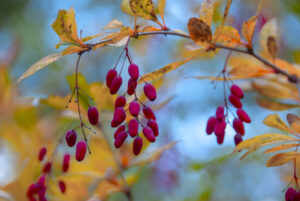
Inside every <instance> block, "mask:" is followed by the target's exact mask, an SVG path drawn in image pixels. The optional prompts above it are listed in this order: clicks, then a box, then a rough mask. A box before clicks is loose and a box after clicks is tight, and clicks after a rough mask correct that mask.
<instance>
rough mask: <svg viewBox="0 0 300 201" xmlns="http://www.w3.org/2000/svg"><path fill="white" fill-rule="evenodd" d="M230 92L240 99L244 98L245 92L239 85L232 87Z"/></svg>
mask: <svg viewBox="0 0 300 201" xmlns="http://www.w3.org/2000/svg"><path fill="white" fill-rule="evenodd" d="M230 92H231V93H232V94H233V95H235V96H236V97H238V98H244V92H243V90H242V89H241V88H240V87H239V86H238V85H235V84H234V85H232V86H231V87H230Z"/></svg>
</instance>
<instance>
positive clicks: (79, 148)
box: [75, 141, 86, 162]
mask: <svg viewBox="0 0 300 201" xmlns="http://www.w3.org/2000/svg"><path fill="white" fill-rule="evenodd" d="M85 153H86V143H85V141H79V142H78V143H77V145H76V153H75V158H76V160H77V161H78V162H80V161H82V160H83V159H84V157H85Z"/></svg>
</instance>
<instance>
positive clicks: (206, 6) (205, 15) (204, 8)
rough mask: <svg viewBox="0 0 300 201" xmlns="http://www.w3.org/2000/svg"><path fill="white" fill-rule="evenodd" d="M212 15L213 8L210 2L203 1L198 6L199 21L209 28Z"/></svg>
mask: <svg viewBox="0 0 300 201" xmlns="http://www.w3.org/2000/svg"><path fill="white" fill-rule="evenodd" d="M213 15H214V6H213V3H212V1H211V0H205V1H203V3H202V4H201V6H200V10H199V19H200V20H202V21H203V22H205V23H206V24H207V25H208V26H211V23H212V20H213Z"/></svg>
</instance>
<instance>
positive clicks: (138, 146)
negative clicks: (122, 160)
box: [133, 137, 143, 155]
mask: <svg viewBox="0 0 300 201" xmlns="http://www.w3.org/2000/svg"><path fill="white" fill-rule="evenodd" d="M142 147H143V140H142V138H141V137H136V138H135V139H134V141H133V153H134V155H139V153H140V152H141V150H142Z"/></svg>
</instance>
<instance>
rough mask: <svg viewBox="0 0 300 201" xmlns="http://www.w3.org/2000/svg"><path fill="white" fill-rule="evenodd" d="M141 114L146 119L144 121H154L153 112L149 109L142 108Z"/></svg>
mask: <svg viewBox="0 0 300 201" xmlns="http://www.w3.org/2000/svg"><path fill="white" fill-rule="evenodd" d="M143 114H144V116H145V117H146V119H153V120H156V117H155V115H154V112H153V111H152V110H151V108H150V107H144V108H143Z"/></svg>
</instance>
